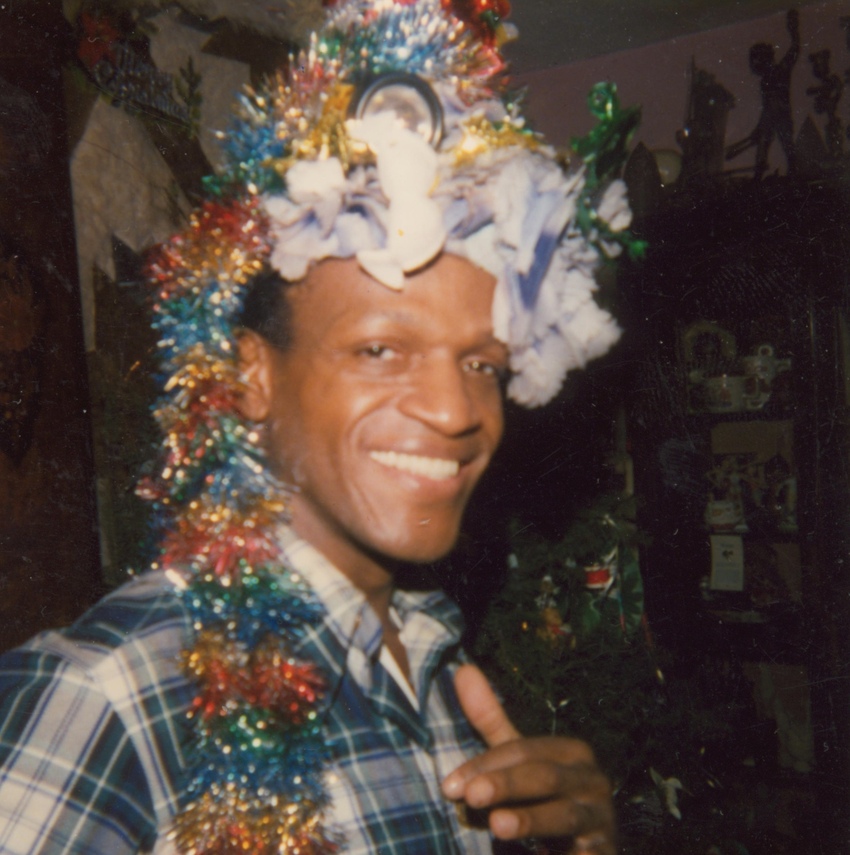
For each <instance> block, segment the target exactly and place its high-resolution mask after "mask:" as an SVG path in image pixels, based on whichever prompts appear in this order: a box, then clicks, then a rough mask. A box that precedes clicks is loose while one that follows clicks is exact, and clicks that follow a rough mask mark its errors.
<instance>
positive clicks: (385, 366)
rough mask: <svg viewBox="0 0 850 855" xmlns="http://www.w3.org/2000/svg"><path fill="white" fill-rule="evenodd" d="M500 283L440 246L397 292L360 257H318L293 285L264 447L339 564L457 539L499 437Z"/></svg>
mask: <svg viewBox="0 0 850 855" xmlns="http://www.w3.org/2000/svg"><path fill="white" fill-rule="evenodd" d="M494 286H495V280H494V279H493V277H492V276H490V275H489V274H487V273H485V272H484V271H482V270H481V269H480V268H478V267H475V266H474V265H472V264H471V263H469V262H467V261H465V260H463V259H460V258H458V257H456V256H451V255H442V256H440V257H439V258H438V259H437V261H435V262H434V263H432V264H431V265H430V266H428V267H427V268H425V269H424V270H421V271H419V272H418V273H416V274H414V275H413V276H410V277H408V278H407V280H406V282H405V287H404V290H403V291H401V292H396V291H392V290H390V289H388V288H386V287H385V286H383V285H380V284H379V283H377V282H375V281H374V280H373V279H371V278H370V277H369V276H368V275H366V274H365V273H363V272H362V271H361V270H360V268H359V267H358V265H357V263H356V261H354V260H329V261H325V262H322V263H321V264H319V265H317V266H316V267H315V268H314V269H313V270H312V271H311V273H310V274H309V276H308V277H307V279H305V280H304V282H302V283H300V284H299V285H297V286H295V287H294V288H292V289H291V290H290V293H289V299H290V301H291V307H292V313H293V317H292V326H293V331H294V335H293V343H292V346H291V347H290V348H289V349H288V350H286V351H283V352H282V351H278V350H272V351H271V357H270V360H271V361H270V365H271V370H270V390H271V396H270V412H269V417H268V427H269V445H270V447H269V455H270V457H271V460H272V465H273V466H274V467H275V468H276V470H277V471H278V474H279V475H280V476H281V477H283V478H284V479H285V480H287V481H288V482H290V483H292V484H293V485H294V486H295V487H296V488H297V489H298V492H297V494H296V496H295V498H294V501H293V525H294V527H295V530H296V531H297V532H298V533H299V534H300V535H301V536H302V537H305V538H306V539H307V540H309V541H310V542H311V543H312V544H313V545H314V546H315V547H316V548H318V549H319V550H320V551H321V552H323V553H324V554H325V555H326V556H327V557H328V558H330V559H331V560H332V561H334V562H335V563H336V564H338V565H339V566H340V568H341V569H343V570H349V568H351V567H352V566H356V565H357V563H358V561H359V560H360V559H362V558H363V557H366V556H367V557H369V558H370V560H372V561H377V562H378V563H381V562H382V561H384V560H385V559H391V560H401V561H414V562H425V561H431V560H434V559H436V558H438V557H440V556H442V555H444V554H445V553H447V552H448V551H449V550H450V549H451V548H452V546H453V545H454V543H455V540H456V538H457V535H458V530H459V527H460V522H461V517H462V514H463V511H464V508H465V507H466V503H467V501H468V500H469V497H470V495H471V493H472V490H473V488H474V487H475V485H476V484H477V482H478V480H479V478H480V477H481V475H482V473H483V472H484V470H485V469H486V468H487V465H488V464H489V462H490V459H491V457H492V455H493V453H494V451H495V450H496V447H497V445H498V444H499V440H500V438H501V435H502V393H501V388H500V382H499V374H500V372H502V371H503V370H504V368H505V366H506V363H507V352H506V350H505V347H504V345H502V344H501V343H500V342H498V341H497V340H496V339H495V338H494V336H493V327H492V321H491V305H492V301H493V289H494ZM349 572H350V570H349Z"/></svg>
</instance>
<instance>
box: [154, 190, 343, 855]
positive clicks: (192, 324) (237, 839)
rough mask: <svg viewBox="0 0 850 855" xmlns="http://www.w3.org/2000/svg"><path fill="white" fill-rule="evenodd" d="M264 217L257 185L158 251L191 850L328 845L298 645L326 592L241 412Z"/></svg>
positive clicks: (311, 696)
mask: <svg viewBox="0 0 850 855" xmlns="http://www.w3.org/2000/svg"><path fill="white" fill-rule="evenodd" d="M267 231H268V224H267V223H266V222H265V220H264V217H263V215H262V213H261V212H260V211H259V210H258V208H257V205H256V204H255V203H254V202H253V201H247V202H242V201H236V202H231V203H227V204H224V203H218V202H211V203H208V204H207V205H205V206H204V207H203V208H201V210H200V211H198V212H197V214H196V215H195V216H194V218H193V219H192V222H191V225H190V227H189V229H188V230H187V231H186V232H184V233H183V234H181V235H178V236H177V237H175V238H173V239H172V240H171V241H170V242H169V243H167V244H165V245H164V246H162V247H160V248H159V250H158V251H157V253H156V255H155V256H154V257H152V258H151V259H150V262H149V272H150V278H151V283H152V285H153V286H154V288H155V289H156V294H155V301H154V307H153V308H154V316H155V320H154V325H155V327H156V328H157V329H158V330H159V332H160V335H161V341H160V355H161V359H162V369H163V372H164V374H165V376H166V379H165V383H164V390H165V393H166V395H165V397H164V398H163V400H162V401H161V402H160V403H159V405H158V406H157V408H156V410H155V415H156V418H157V420H158V421H159V424H160V427H161V428H162V431H163V434H164V437H165V439H164V442H163V447H162V456H161V466H160V470H159V473H158V476H157V477H156V478H149V479H148V480H147V481H146V482H144V483H143V484H142V485H141V486H140V493H141V494H142V495H144V496H146V497H147V498H149V499H151V500H153V501H154V502H156V503H157V504H158V505H159V506H160V507H162V508H163V509H165V510H169V511H170V512H171V513H172V514H173V522H172V526H171V528H170V530H169V531H168V533H167V534H166V535H165V537H164V538H163V542H162V550H161V557H160V559H159V562H158V564H159V566H161V567H164V568H166V569H167V571H168V573H169V575H170V576H171V577H172V578H173V579H174V581H175V583H176V584H177V587H178V589H179V590H180V594H181V596H182V598H183V601H184V603H185V606H186V608H187V610H188V613H189V615H190V617H191V620H192V624H193V629H194V632H195V636H194V642H193V644H192V646H191V647H190V648H189V649H187V650H186V651H185V653H184V669H185V671H186V673H187V674H188V676H190V677H191V679H192V680H193V681H194V683H195V684H196V685H197V687H198V694H197V696H196V697H195V700H194V702H193V705H192V709H191V711H190V717H191V718H192V719H193V720H194V742H193V744H192V745H191V746H190V747H189V748H188V750H187V751H186V758H187V764H188V768H187V776H188V786H187V788H186V790H185V793H184V804H183V805H182V809H181V811H180V813H179V814H178V816H177V818H176V820H175V826H174V829H173V836H174V839H175V842H176V844H177V846H178V849H179V850H180V851H181V852H184V853H192V855H217V854H218V853H232V852H237V851H238V852H251V853H261V855H264V854H265V853H268V855H272V853H275V855H295V853H298V854H299V855H327V853H330V852H333V851H335V849H336V845H335V842H334V841H333V840H332V839H331V838H330V836H329V835H328V834H327V833H326V832H325V830H324V829H323V827H322V821H321V816H322V810H323V808H324V807H325V804H326V797H325V792H324V785H323V780H322V775H323V772H324V768H325V764H326V762H327V750H326V746H325V743H324V738H323V735H322V732H321V727H320V723H319V720H318V713H317V706H318V703H319V701H320V699H321V695H322V691H323V688H324V681H323V679H322V676H321V675H320V674H319V673H318V672H317V670H316V669H315V667H314V666H313V665H312V664H310V663H304V662H299V661H297V660H296V659H294V658H293V657H292V656H291V654H290V652H289V650H290V648H291V645H292V643H293V641H295V640H297V639H298V638H299V637H300V636H301V635H302V634H303V632H304V628H305V627H306V626H309V625H310V624H311V623H314V622H315V621H316V620H318V618H319V615H320V607H319V605H318V604H317V603H316V602H315V600H314V598H313V595H312V593H311V592H310V590H309V589H308V588H307V587H306V585H305V584H304V583H303V582H302V580H301V579H300V578H299V577H298V575H297V574H296V573H294V572H292V571H291V570H289V569H287V568H286V567H284V566H283V565H282V560H281V556H280V549H279V547H278V545H277V543H276V540H275V532H276V530H277V528H278V526H279V525H280V523H281V521H282V520H285V518H286V499H287V491H286V488H285V486H284V485H283V484H281V483H280V482H278V481H277V480H276V479H275V478H274V477H273V476H272V475H271V473H270V472H269V470H268V468H267V467H266V466H265V465H264V460H263V453H262V450H261V448H260V444H259V440H260V437H259V433H258V432H257V431H256V430H254V429H252V426H251V425H249V424H247V423H246V422H245V420H244V419H243V418H242V417H241V415H240V413H239V410H238V398H239V391H240V380H239V370H238V366H237V361H236V343H235V340H234V330H233V328H234V324H235V323H236V322H237V320H238V318H239V315H240V313H241V309H242V302H243V298H244V290H245V286H246V283H247V282H248V281H249V280H250V279H251V277H252V276H253V275H255V274H256V273H257V272H258V271H259V270H261V269H262V267H263V265H264V264H265V262H266V260H267V258H268V255H269V251H270V247H269V244H268V239H267V237H266V234H267Z"/></svg>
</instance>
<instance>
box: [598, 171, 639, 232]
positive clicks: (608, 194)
mask: <svg viewBox="0 0 850 855" xmlns="http://www.w3.org/2000/svg"><path fill="white" fill-rule="evenodd" d="M596 213H597V214H598V215H599V219H600V220H602V221H603V222H604V223H606V224H607V225H608V228H609V229H611V231H612V232H621V231H623V230H624V229H627V228H628V227H629V226H630V225H631V224H632V211H631V208H629V199H628V189H627V187H626V183H625V182H624V181H621V180H620V179H619V178H618V179H617V180H616V181H612V182H611V183H610V184H609V185H608V187H607V188H606V189H605V193H604V194H603V196H602V201H601V202H600V203H599V207H598V208H597V209H596Z"/></svg>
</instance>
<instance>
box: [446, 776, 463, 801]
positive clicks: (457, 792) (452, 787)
mask: <svg viewBox="0 0 850 855" xmlns="http://www.w3.org/2000/svg"><path fill="white" fill-rule="evenodd" d="M443 794H444V795H445V796H446V798H448V799H459V798H461V796H463V778H462V777H461V776H460V775H456V774H455V773H452V774H451V775H449V776H448V778H446V780H445V781H443Z"/></svg>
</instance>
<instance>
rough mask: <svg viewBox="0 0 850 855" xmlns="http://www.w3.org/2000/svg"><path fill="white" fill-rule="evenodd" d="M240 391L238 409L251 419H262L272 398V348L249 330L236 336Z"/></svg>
mask: <svg viewBox="0 0 850 855" xmlns="http://www.w3.org/2000/svg"><path fill="white" fill-rule="evenodd" d="M237 347H238V349H239V371H240V374H241V378H242V391H241V393H240V395H239V403H238V407H239V412H240V413H241V414H242V415H243V416H244V417H245V418H246V419H249V420H250V421H252V422H264V421H265V420H266V419H267V418H268V415H269V410H270V408H271V400H272V353H271V351H272V348H271V345H270V344H269V343H268V342H267V341H266V340H265V339H264V338H263V337H262V336H261V335H258V334H257V333H255V332H253V331H252V330H245V331H244V332H241V333H240V334H239V337H238V339H237Z"/></svg>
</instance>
